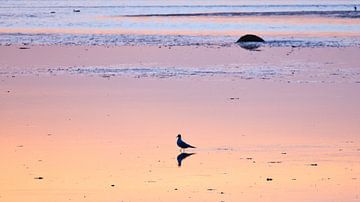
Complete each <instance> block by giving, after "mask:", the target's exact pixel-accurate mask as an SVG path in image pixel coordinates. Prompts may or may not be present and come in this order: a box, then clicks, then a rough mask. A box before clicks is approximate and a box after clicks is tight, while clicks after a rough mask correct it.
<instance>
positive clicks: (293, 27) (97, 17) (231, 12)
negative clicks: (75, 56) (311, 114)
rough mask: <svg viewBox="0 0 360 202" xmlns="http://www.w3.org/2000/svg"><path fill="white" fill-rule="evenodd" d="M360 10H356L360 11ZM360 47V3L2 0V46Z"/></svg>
mask: <svg viewBox="0 0 360 202" xmlns="http://www.w3.org/2000/svg"><path fill="white" fill-rule="evenodd" d="M355 7H357V11H355ZM247 33H252V34H257V35H260V36H262V37H264V38H265V40H266V41H268V42H269V43H270V44H272V45H276V46H287V45H294V44H295V45H299V46H352V45H356V46H358V45H359V44H360V1H359V0H313V1H309V0H290V1H285V0H244V1H243V0H225V1H219V0H118V1H115V0H108V1H103V0H92V1H91V0H71V1H70V0H2V1H1V2H0V44H2V45H4V44H21V43H33V44H75V45H76V44H80V45H104V44H105V45H129V44H132V45H139V44H140V45H143V44H146V45H201V44H206V45H213V44H215V45H226V44H229V43H232V42H234V41H236V40H237V39H238V38H239V37H240V36H241V35H243V34H247Z"/></svg>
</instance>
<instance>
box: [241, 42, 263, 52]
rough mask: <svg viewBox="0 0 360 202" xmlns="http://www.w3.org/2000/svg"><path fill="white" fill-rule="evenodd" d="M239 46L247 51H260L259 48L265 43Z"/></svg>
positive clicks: (249, 43)
mask: <svg viewBox="0 0 360 202" xmlns="http://www.w3.org/2000/svg"><path fill="white" fill-rule="evenodd" d="M237 44H238V45H239V46H240V47H241V48H243V49H246V50H250V51H259V50H258V48H260V47H261V45H262V44H263V43H261V42H240V43H237Z"/></svg>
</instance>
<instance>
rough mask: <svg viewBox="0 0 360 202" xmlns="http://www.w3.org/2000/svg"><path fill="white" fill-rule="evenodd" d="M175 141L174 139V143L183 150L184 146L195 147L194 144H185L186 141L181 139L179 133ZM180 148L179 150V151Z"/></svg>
mask: <svg viewBox="0 0 360 202" xmlns="http://www.w3.org/2000/svg"><path fill="white" fill-rule="evenodd" d="M176 137H177V141H176V144H177V145H178V146H179V147H180V148H181V149H183V150H184V151H185V149H186V148H196V147H194V146H191V145H189V144H187V143H186V142H184V141H183V140H182V139H181V134H178V135H177V136H176ZM181 149H180V151H181Z"/></svg>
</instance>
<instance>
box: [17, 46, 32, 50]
mask: <svg viewBox="0 0 360 202" xmlns="http://www.w3.org/2000/svg"><path fill="white" fill-rule="evenodd" d="M19 49H21V50H26V49H30V48H29V47H24V46H22V47H20V48H19Z"/></svg>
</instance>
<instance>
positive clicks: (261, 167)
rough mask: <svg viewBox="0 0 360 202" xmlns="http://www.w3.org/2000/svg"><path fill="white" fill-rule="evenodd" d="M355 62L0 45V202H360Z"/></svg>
mask: <svg viewBox="0 0 360 202" xmlns="http://www.w3.org/2000/svg"><path fill="white" fill-rule="evenodd" d="M359 51H360V48H359V47H357V46H350V47H269V46H264V47H260V48H259V49H258V51H248V50H245V49H243V48H241V47H240V46H237V45H231V46H226V47H223V46H165V45H159V46H140V45H138V46H66V45H28V44H25V45H21V44H18V45H8V46H5V45H2V46H0V53H1V54H0V111H1V113H0V123H1V124H0V125H1V126H0V159H1V161H2V163H1V164H2V166H0V201H6V202H15V201H29V202H31V201H34V202H35V201H36V202H38V201H59V202H60V201H94V202H95V201H109V202H110V201H278V202H281V201H290V200H291V201H324V202H330V201H347V202H350V201H354V202H355V201H359V200H360V190H359V187H360V125H359V123H360V107H359V103H360V94H359V92H360V66H359V62H358V53H359ZM178 133H181V134H182V136H183V138H184V140H185V141H187V142H188V143H190V144H192V145H194V146H196V147H197V148H196V149H191V150H187V152H188V153H195V154H193V155H191V156H188V157H187V158H186V159H182V157H183V156H179V154H180V152H179V149H178V148H177V147H176V135H177V134H178ZM179 160H182V162H181V166H179Z"/></svg>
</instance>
